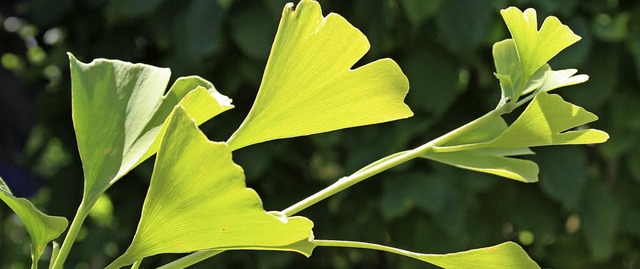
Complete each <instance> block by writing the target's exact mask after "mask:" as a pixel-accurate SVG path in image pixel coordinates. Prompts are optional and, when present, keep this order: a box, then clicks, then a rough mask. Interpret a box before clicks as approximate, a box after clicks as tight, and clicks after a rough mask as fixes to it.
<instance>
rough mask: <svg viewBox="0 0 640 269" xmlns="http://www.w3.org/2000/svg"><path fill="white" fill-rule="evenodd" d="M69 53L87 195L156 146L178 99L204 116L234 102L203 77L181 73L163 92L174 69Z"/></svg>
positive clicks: (100, 189)
mask: <svg viewBox="0 0 640 269" xmlns="http://www.w3.org/2000/svg"><path fill="white" fill-rule="evenodd" d="M69 59H70V63H71V78H72V96H73V98H72V99H73V100H72V105H73V123H74V127H75V131H76V137H77V140H78V150H79V152H80V157H81V159H82V165H83V170H84V175H85V190H84V196H85V199H88V200H94V199H97V197H99V195H100V194H101V193H102V192H103V191H104V190H106V188H108V186H110V185H111V184H113V182H115V181H116V180H117V179H119V178H120V177H122V176H123V175H124V174H126V173H127V172H128V171H130V170H131V169H133V168H134V167H135V166H136V165H137V164H138V163H140V162H141V161H143V160H144V159H145V158H147V157H149V156H151V155H152V154H153V153H154V152H155V150H156V149H157V145H158V143H159V142H158V141H156V138H157V137H158V134H159V133H160V131H161V129H162V128H161V127H162V125H163V124H164V122H165V119H166V118H167V117H168V116H169V113H170V112H171V111H172V109H173V107H174V106H175V105H176V104H178V103H184V105H185V107H187V109H188V110H189V113H192V114H194V117H196V118H197V119H198V121H199V122H203V121H205V120H207V119H209V118H211V117H213V116H215V115H216V114H218V113H221V112H223V111H225V110H227V109H229V108H231V107H233V106H232V105H231V104H230V100H229V99H228V98H227V97H225V96H223V95H221V94H219V93H218V92H217V91H216V90H215V88H213V85H211V83H209V82H207V81H205V80H203V79H201V78H198V77H188V78H182V79H178V80H177V81H176V83H175V84H174V85H173V86H172V87H171V89H170V91H169V92H168V93H167V95H166V96H164V97H163V93H164V91H165V88H166V86H167V83H168V81H169V76H170V71H169V69H165V68H158V67H154V66H150V65H144V64H131V63H127V62H122V61H117V60H106V59H98V60H94V61H93V62H91V63H89V64H85V63H82V62H80V61H78V60H76V59H75V57H73V56H72V55H69ZM154 141H156V142H155V143H154Z"/></svg>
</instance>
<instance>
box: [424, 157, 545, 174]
mask: <svg viewBox="0 0 640 269" xmlns="http://www.w3.org/2000/svg"><path fill="white" fill-rule="evenodd" d="M425 158H429V159H431V160H434V161H438V162H442V163H446V164H450V165H453V166H455V167H459V168H463V169H468V170H472V171H477V172H483V173H488V174H494V175H497V176H501V177H506V178H510V179H515V180H518V181H523V182H536V181H538V171H539V169H538V165H536V163H534V162H532V161H529V160H522V159H516V158H510V157H507V156H506V155H499V154H487V153H485V152H483V151H482V150H469V151H460V152H443V153H438V154H426V155H425Z"/></svg>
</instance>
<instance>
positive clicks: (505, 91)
mask: <svg viewBox="0 0 640 269" xmlns="http://www.w3.org/2000/svg"><path fill="white" fill-rule="evenodd" d="M492 51H493V63H494V65H495V67H496V74H495V75H496V78H498V80H499V81H500V89H501V90H502V99H507V98H508V99H512V100H513V99H517V98H518V96H520V93H516V90H517V89H519V88H520V83H522V82H521V80H522V67H521V66H520V59H519V58H518V52H517V51H516V46H515V43H514V42H513V39H505V40H503V41H500V42H496V43H495V44H493V49H492Z"/></svg>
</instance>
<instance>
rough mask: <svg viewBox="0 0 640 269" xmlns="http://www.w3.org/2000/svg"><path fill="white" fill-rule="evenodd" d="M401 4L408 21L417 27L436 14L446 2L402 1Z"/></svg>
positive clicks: (437, 0)
mask: <svg viewBox="0 0 640 269" xmlns="http://www.w3.org/2000/svg"><path fill="white" fill-rule="evenodd" d="M400 3H401V4H402V10H403V11H404V13H405V14H406V15H407V19H409V21H410V22H411V23H412V24H413V25H414V26H416V27H417V26H419V25H420V24H422V23H423V22H424V21H425V20H427V19H429V18H431V17H432V16H433V15H434V14H436V13H437V12H438V10H439V9H440V6H442V4H443V3H444V0H432V1H424V0H402V1H400Z"/></svg>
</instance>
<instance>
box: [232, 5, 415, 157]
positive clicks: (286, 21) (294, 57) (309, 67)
mask: <svg viewBox="0 0 640 269" xmlns="http://www.w3.org/2000/svg"><path fill="white" fill-rule="evenodd" d="M369 47H370V46H369V42H368V41H367V38H366V37H365V36H364V35H363V34H362V33H361V32H360V31H359V30H358V29H356V28H355V27H353V26H352V25H351V24H349V22H347V21H346V20H345V19H344V18H343V17H341V16H340V15H337V14H333V13H332V14H329V15H327V16H326V17H322V12H321V10H320V5H319V4H318V3H317V2H315V1H309V0H303V1H301V2H300V3H299V4H298V6H297V7H296V8H295V9H294V6H293V4H288V5H286V6H285V8H284V11H283V13H282V20H281V21H280V26H279V27H278V32H277V34H276V37H275V41H274V44H273V47H272V49H271V55H270V56H269V60H268V62H267V66H266V69H265V73H264V77H263V78H262V83H261V85H260V90H259V91H258V95H257V97H256V100H255V103H254V104H253V107H252V108H251V111H250V112H249V115H248V116H247V118H246V119H245V121H244V122H243V123H242V125H241V126H240V128H239V129H238V130H236V132H235V133H234V134H233V135H232V136H231V138H229V140H228V144H229V146H230V147H231V149H233V150H235V149H238V148H242V147H245V146H248V145H251V144H256V143H260V142H264V141H268V140H273V139H280V138H288V137H295V136H302V135H308V134H315V133H321V132H327V131H332V130H337V129H342V128H348V127H355V126H362V125H368V124H375V123H381V122H386V121H392V120H397V119H401V118H407V117H410V116H412V115H413V113H412V112H411V110H410V109H409V108H408V107H407V106H406V105H405V104H404V102H403V99H404V97H405V96H406V94H407V91H408V88H409V83H408V81H407V78H406V77H405V76H404V74H403V73H402V71H401V70H400V67H399V66H398V65H397V64H396V63H395V62H394V61H393V60H391V59H382V60H378V61H375V62H373V63H369V64H366V65H364V66H361V67H359V68H356V69H353V70H352V69H350V68H352V67H353V65H354V64H355V63H356V62H357V61H358V60H359V59H360V58H361V57H362V56H363V55H364V54H365V53H366V52H367V50H369Z"/></svg>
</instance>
